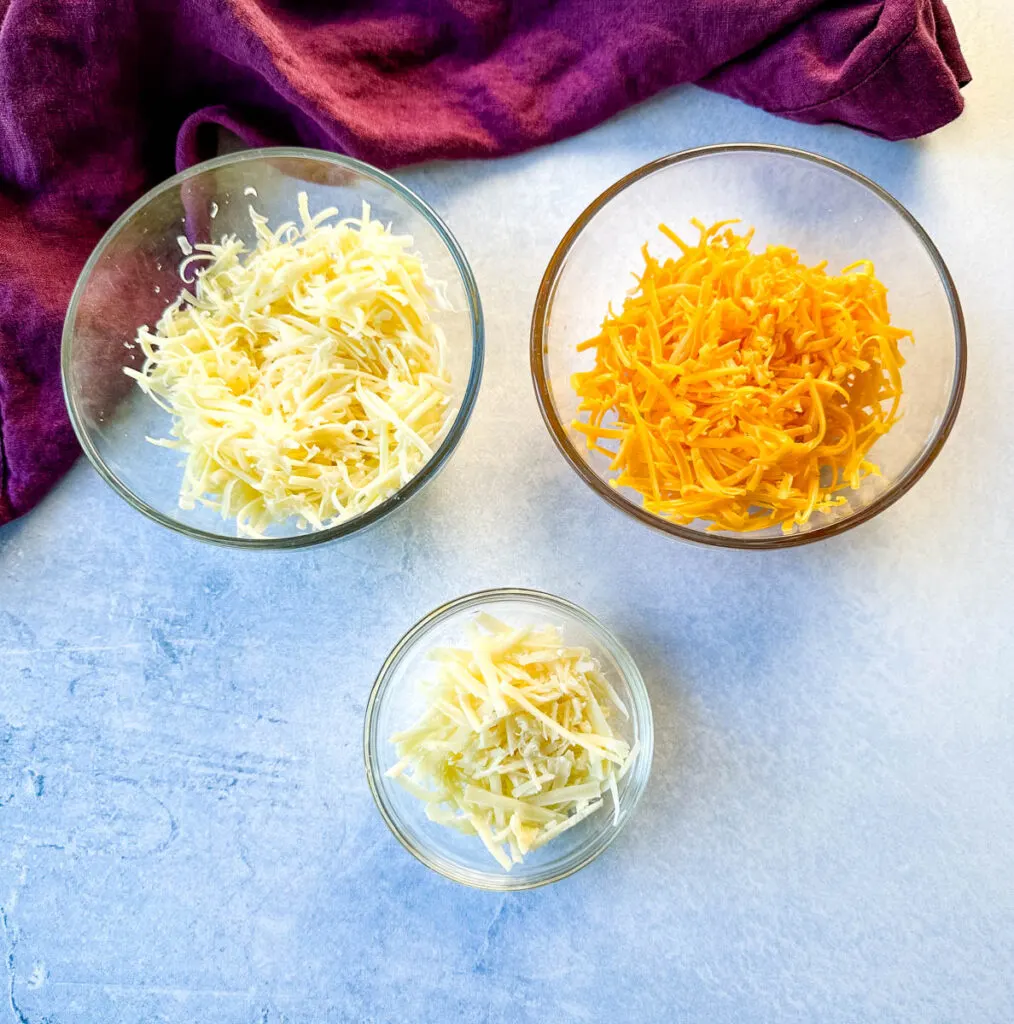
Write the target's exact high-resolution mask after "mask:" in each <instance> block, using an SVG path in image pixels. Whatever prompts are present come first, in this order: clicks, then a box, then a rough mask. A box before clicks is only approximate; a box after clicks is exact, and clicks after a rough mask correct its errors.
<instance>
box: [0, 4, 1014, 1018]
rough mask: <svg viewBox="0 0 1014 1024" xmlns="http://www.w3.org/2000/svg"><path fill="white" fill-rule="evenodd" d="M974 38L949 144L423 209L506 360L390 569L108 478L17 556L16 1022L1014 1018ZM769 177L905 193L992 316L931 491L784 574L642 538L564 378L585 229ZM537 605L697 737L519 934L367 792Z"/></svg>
mask: <svg viewBox="0 0 1014 1024" xmlns="http://www.w3.org/2000/svg"><path fill="white" fill-rule="evenodd" d="M952 8H953V12H954V15H955V19H956V21H957V24H958V28H959V31H960V34H961V38H962V41H963V43H964V47H965V52H966V55H967V57H968V60H969V63H970V65H971V67H972V71H973V74H974V75H975V82H973V84H972V85H971V86H969V88H968V89H967V92H966V95H967V101H968V108H967V110H966V113H965V114H964V116H963V117H962V118H961V119H960V120H959V121H958V122H956V123H955V124H953V125H951V126H950V127H948V128H946V129H944V130H943V131H941V132H939V133H937V134H936V135H935V136H933V137H931V138H928V139H926V140H923V141H921V142H918V143H912V144H904V145H899V144H888V143H885V142H881V141H878V140H874V139H870V138H866V137H864V136H862V135H859V134H857V133H854V132H850V131H847V130H844V129H840V128H835V127H827V128H809V127H802V126H796V125H791V124H788V123H786V122H784V121H780V120H777V119H775V118H773V117H770V116H768V115H765V114H763V113H760V112H758V111H755V110H751V109H748V108H746V107H744V106H742V105H740V104H737V103H735V102H733V101H731V100H725V99H722V98H719V97H717V96H712V95H709V94H707V93H705V92H703V91H700V90H697V89H694V88H685V89H679V90H676V91H674V92H671V93H669V94H667V95H665V96H662V97H660V98H658V99H656V100H655V101H653V102H650V103H647V104H645V105H643V106H642V107H640V108H639V109H637V110H634V111H631V112H629V113H627V114H624V115H623V116H621V117H618V118H616V119H615V120H613V121H612V122H610V123H609V124H607V125H604V126H602V127H601V128H599V129H597V130H595V131H592V132H589V133H588V134H586V135H584V136H582V137H581V138H577V139H573V140H571V141H569V142H565V143H562V144H559V145H555V146H552V147H549V148H546V149H543V150H540V151H539V152H535V153H531V154H529V155H527V156H523V157H520V158H517V159H509V160H503V161H499V162H496V163H471V164H456V165H451V164H441V165H429V166H425V167H415V168H410V169H407V170H405V171H403V172H401V174H400V177H401V178H402V179H403V180H404V181H405V182H406V183H407V184H409V185H410V186H411V187H413V188H415V189H417V190H418V191H419V192H420V193H421V194H422V195H423V196H424V197H425V198H426V199H428V200H429V201H430V202H431V203H432V204H433V205H434V206H436V207H437V209H438V210H440V211H441V212H442V213H443V214H444V216H445V217H446V219H447V221H448V223H449V224H450V226H451V228H452V230H453V231H455V232H456V234H457V235H458V238H459V239H460V241H461V243H462V245H463V247H464V249H465V251H466V252H467V253H468V255H469V257H470V259H471V260H472V263H473V267H474V269H475V272H476V276H477V278H478V282H479V286H480V289H481V292H482V297H483V301H484V304H485V311H486V316H487V322H488V359H487V368H486V375H485V380H484V383H483V388H482V393H481V396H480V398H479V403H478V406H477V409H476V412H475V416H474V419H473V421H472V424H471V426H470V428H469V430H468V432H467V434H466V435H465V439H464V441H463V443H462V445H461V447H460V449H459V450H458V452H457V453H456V454H455V456H454V457H453V459H452V460H451V462H450V464H449V466H448V468H447V469H446V470H445V472H444V473H443V474H441V476H440V478H439V479H438V480H437V481H436V482H435V483H434V484H433V485H431V486H430V487H429V488H427V489H426V490H425V491H424V492H423V494H422V495H421V496H420V497H419V498H417V499H416V500H415V501H413V503H411V504H410V505H409V506H408V507H407V508H406V509H404V510H402V511H401V512H400V513H399V514H396V515H394V516H393V517H391V518H390V519H388V520H387V521H386V522H384V523H382V524H381V525H380V526H379V527H377V528H375V529H373V530H371V531H369V532H367V533H366V534H365V535H363V536H361V537H357V538H353V539H352V540H350V541H347V542H344V543H338V544H332V545H330V546H325V547H323V548H319V549H313V550H310V551H307V552H301V553H300V552H297V553H292V554H285V553H283V554H272V553H264V554H253V555H251V554H248V553H245V552H236V551H232V550H220V549H217V548H214V547H209V546H204V545H201V544H199V543H196V542H192V541H188V540H185V539H183V538H182V537H178V536H175V535H173V534H171V533H169V532H168V531H166V530H163V529H162V528H160V527H158V526H156V525H154V524H152V523H149V522H148V521H146V520H145V519H143V518H142V517H141V516H139V515H137V514H136V513H134V512H133V511H132V510H131V509H130V508H129V507H128V506H127V505H126V504H125V503H124V502H122V501H121V500H120V499H119V498H118V497H116V495H115V494H113V492H112V491H111V490H110V489H109V488H108V487H107V486H106V485H105V484H104V483H103V482H102V481H101V480H100V479H99V478H98V476H97V475H96V474H95V473H94V472H93V471H92V470H91V469H90V468H89V466H88V465H87V464H86V463H84V462H83V461H82V462H80V463H79V464H78V465H77V467H76V468H75V469H74V471H73V472H72V473H71V474H70V476H69V477H68V478H67V480H66V481H65V482H64V483H63V484H62V485H61V486H60V487H59V488H58V489H57V490H56V492H55V493H54V494H53V495H52V496H51V497H49V498H48V499H47V500H46V501H45V502H44V503H43V505H42V506H41V507H40V508H38V509H37V510H36V511H35V512H33V513H32V514H31V515H30V516H28V517H27V518H26V519H25V520H24V521H21V522H18V523H15V524H13V525H11V526H8V527H5V528H4V529H2V530H0V1022H2V1024H6V1022H12V1024H43V1022H49V1024H118V1022H125V1024H137V1022H145V1024H149V1022H156V1021H157V1022H166V1024H196V1022H200V1024H282V1022H287V1024H303V1022H311V1021H321V1022H365V1021H371V1022H376V1024H380V1022H385V1024H387V1022H391V1024H451V1022H458V1021H460V1022H465V1024H471V1022H479V1021H483V1022H487V1021H488V1022H491V1024H547V1022H550V1021H552V1022H571V1021H578V1022H581V1021H588V1022H599V1021H603V1022H604V1021H609V1022H611V1024H618V1022H622V1024H626V1022H641V1021H643V1022H656V1021H657V1022H660V1024H661V1022H666V1024H667V1022H672V1021H693V1022H701V1024H743V1022H752V1021H821V1022H825V1024H828V1022H855V1021H877V1022H887V1021H906V1022H913V1024H928V1022H945V1021H961V1022H963V1024H980V1022H981V1024H987V1022H989V1024H1006V1022H1009V1021H1012V1020H1014V966H1012V964H1014V883H1012V859H1014V710H1012V702H1014V696H1012V678H1014V640H1012V627H1011V623H1012V619H1014V598H1012V595H1011V584H1010V575H1011V568H1012V535H1011V526H1010V523H1011V514H1012V509H1014V425H1012V424H1014V419H1012V417H1011V416H1010V408H1009V407H1010V396H1011V394H1012V393H1014V337H1012V324H1014V289H1012V288H1011V284H1010V279H1011V268H1012V266H1014V204H1012V201H1011V200H1012V194H1014V124H1012V114H1011V107H1010V102H1011V97H1012V96H1014V59H1012V57H1011V52H1010V47H1009V45H1007V44H1005V43H1004V39H1006V40H1007V43H1009V41H1010V39H1011V37H1012V34H1014V8H1011V7H1010V6H1009V5H1007V4H1006V3H1004V2H1003V0H989V2H982V3H973V2H971V0H963V2H960V3H959V2H957V0H955V2H953V4H952ZM734 140H765V141H772V142H780V143H787V144H791V145H798V146H801V147H803V148H807V149H811V150H815V151H817V152H820V153H824V154H826V155H828V156H831V157H834V158H836V159H839V160H842V161H844V162H846V163H848V164H851V165H852V166H854V167H856V168H857V169H858V170H860V171H862V172H864V173H865V174H868V175H870V176H871V177H873V178H874V179H875V180H876V181H878V182H880V183H881V184H882V185H884V186H885V187H886V188H887V189H888V190H890V191H891V192H893V193H894V194H895V195H896V196H898V197H899V198H900V199H901V201H902V202H904V203H905V204H906V205H907V206H908V207H909V208H910V209H911V210H912V212H913V213H914V214H915V215H916V216H917V217H918V218H919V219H920V220H921V221H922V223H923V224H924V225H925V227H926V228H927V230H928V231H929V232H930V234H931V235H932V236H933V238H934V239H935V241H936V242H937V244H938V245H939V247H940V249H941V251H942V253H943V255H944V258H945V259H946V260H947V261H948V263H949V265H950V268H951V270H952V272H953V274H954V277H955V279H956V281H957V285H958V289H959V291H960V293H961V297H962V299H963V302H964V306H965V312H966V315H967V320H968V332H969V339H970V347H971V358H970V368H969V377H968V387H967V392H966V396H965V402H964V407H963V409H962V412H961V415H960V416H959V418H958V422H957V426H956V428H955V430H954V433H953V435H952V437H951V440H950V441H949V442H948V444H947V446H946V448H945V449H944V451H943V453H942V455H941V456H940V458H939V460H938V462H937V463H936V464H935V465H934V466H933V468H932V469H931V470H930V472H929V473H928V475H927V476H926V477H925V479H923V480H922V482H921V483H919V484H918V486H917V487H916V489H915V490H914V491H913V492H912V493H911V494H909V495H908V496H907V497H906V498H904V499H903V500H902V501H901V502H900V503H899V504H897V505H896V506H894V507H893V508H891V509H889V510H888V511H887V512H886V513H884V514H883V515H882V516H880V517H878V518H877V519H876V520H875V521H873V522H871V523H869V524H867V525H865V526H862V527H860V528H858V529H856V530H854V531H852V532H849V533H847V534H846V535H844V536H842V537H840V538H837V539H833V540H831V541H828V542H825V543H821V544H817V545H814V546H810V547H805V548H800V549H795V550H791V551H788V552H784V553H780V552H725V551H717V550H707V549H703V548H698V547H694V546H690V545H685V544H680V543H678V542H675V541H672V540H669V539H668V538H666V537H664V536H661V535H656V534H654V533H653V532H652V531H649V530H647V529H645V528H643V527H641V526H639V525H637V524H635V523H634V522H632V521H628V520H627V519H626V518H624V517H623V516H621V515H619V514H618V513H616V512H614V511H613V510H611V509H610V508H608V507H607V506H606V505H605V504H604V503H602V502H601V501H600V500H599V499H598V498H597V497H596V496H595V495H594V494H593V493H592V492H591V491H590V490H589V489H588V488H587V487H586V486H585V485H584V484H583V483H581V481H580V480H579V479H578V478H577V476H576V475H575V474H574V473H573V472H571V470H570V469H569V468H568V467H567V466H566V465H565V464H564V462H563V460H562V458H561V457H560V456H559V455H558V453H557V452H556V450H555V449H554V447H553V445H552V443H551V441H550V439H549V436H548V434H547V431H546V429H545V427H544V426H543V424H542V420H541V418H540V416H539V414H538V411H537V408H536V404H535V399H534V396H533V392H532V387H531V383H530V379H529V370H528V349H527V345H528V326H529V317H530V313H531V307H532V302H533V299H534V296H535V291H536V288H537V285H538V282H539V278H540V276H541V274H542V271H543V269H544V267H545V265H546V262H547V260H548V259H549V256H550V254H551V252H552V250H553V248H554V246H555V244H556V242H557V241H558V240H559V238H560V237H561V235H562V234H563V232H564V230H565V229H566V228H567V227H568V225H569V224H570V223H571V221H572V220H573V218H574V217H575V216H576V215H577V214H578V212H579V211H580V210H581V209H582V208H583V207H584V206H585V205H586V203H587V202H589V201H590V200H591V199H592V198H593V197H594V196H595V195H596V194H597V193H598V192H599V191H600V190H601V189H603V188H604V187H605V186H607V185H609V184H610V183H611V182H613V181H614V180H615V179H616V178H617V177H619V176H621V175H623V174H625V173H626V172H628V171H630V170H632V169H633V168H635V167H637V166H638V165H639V164H641V163H643V162H645V161H647V160H649V159H651V158H654V157H656V156H659V155H662V154H664V153H667V152H670V151H673V150H678V149H682V148H686V147H688V146H693V145H699V144H703V143H710V142H718V141H734ZM1008 474H1009V475H1008ZM498 585H521V586H531V587H537V588H541V589H545V590H549V591H552V592H554V593H557V594H560V595H562V596H565V597H568V598H571V599H573V600H575V601H577V602H578V603H580V604H582V605H584V606H585V607H587V608H588V609H589V610H591V611H592V612H593V613H594V614H596V615H598V616H599V617H600V618H602V619H603V620H604V621H605V622H606V623H607V624H608V625H610V626H611V627H612V628H613V629H614V630H615V631H616V632H617V633H618V634H619V636H620V637H621V638H622V640H623V641H625V643H626V644H627V645H628V646H629V648H630V649H631V650H632V651H633V652H634V653H635V655H636V657H637V658H638V660H639V663H640V665H641V668H642V670H643V672H644V675H645V677H646V679H647V681H648V684H649V686H650V688H651V693H652V699H653V704H654V710H655V716H656V755H655V764H654V770H653V776H652V781H651V783H650V785H649V788H648V792H647V794H646V796H645V799H644V802H643V804H642V806H641V807H640V809H639V811H638V814H637V815H636V817H635V819H634V820H633V821H632V822H631V824H630V826H629V827H628V828H627V829H626V830H625V831H624V833H623V835H621V836H620V838H619V839H618V841H617V842H616V843H615V844H614V845H613V846H612V847H611V848H610V849H609V850H608V851H607V852H606V853H605V854H604V855H603V856H602V857H601V858H599V860H598V861H596V862H595V863H594V864H593V865H591V866H590V867H589V868H587V869H586V870H584V871H582V872H580V873H578V874H577V875H576V876H574V877H572V878H570V879H568V880H566V881H564V882H562V883H560V884H557V885H555V886H551V887H549V888H546V889H542V890H539V891H535V892H531V893H527V894H521V895H509V896H497V895H490V894H484V893H481V892H476V891H471V890H469V889H466V888H462V887H459V886H456V885H454V884H453V883H451V882H447V881H444V880H443V879H442V878H440V877H438V876H437V875H435V874H433V873H431V872H430V871H428V870H427V869H426V868H424V867H422V866H421V865H420V864H418V863H416V861H415V860H414V859H413V858H412V857H410V856H409V855H408V854H407V853H406V852H405V851H404V850H403V849H402V848H401V847H400V846H399V845H398V843H397V842H396V841H395V840H394V839H393V838H392V836H391V835H390V834H389V832H388V830H387V828H386V827H385V825H384V823H383V822H382V820H381V819H380V817H379V815H378V814H377V813H376V811H375V809H374V806H373V803H372V800H371V798H370V794H369V792H368V790H367V786H366V782H365V779H364V776H363V771H362V754H361V725H362V715H363V710H364V705H365V701H366V697H367V694H368V692H369V688H370V685H371V682H372V680H373V678H374V675H375V673H376V670H377V669H378V667H379V665H380V663H381V662H382V660H383V658H384V656H385V654H386V653H387V652H388V650H389V649H390V647H391V645H392V644H393V643H394V641H395V640H397V638H398V637H399V636H400V635H401V633H402V632H403V631H404V630H405V629H406V628H407V627H408V626H409V625H411V623H412V622H414V621H415V620H416V619H417V618H418V617H419V616H420V615H422V614H423V613H425V612H426V611H428V610H430V609H431V608H432V607H434V606H435V605H437V604H439V603H440V602H442V601H444V600H445V599H448V598H450V597H454V596H456V595H458V594H461V593H465V592H467V591H470V590H475V589H479V588H482V587H487V586H498Z"/></svg>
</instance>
